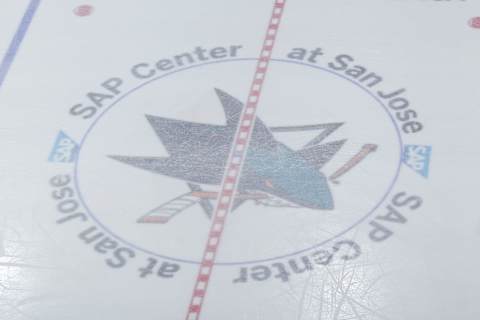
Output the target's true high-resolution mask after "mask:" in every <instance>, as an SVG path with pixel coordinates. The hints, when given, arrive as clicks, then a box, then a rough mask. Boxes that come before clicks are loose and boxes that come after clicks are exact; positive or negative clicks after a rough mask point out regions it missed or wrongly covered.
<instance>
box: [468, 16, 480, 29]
mask: <svg viewBox="0 0 480 320" xmlns="http://www.w3.org/2000/svg"><path fill="white" fill-rule="evenodd" d="M469 24H470V27H472V28H475V29H480V17H474V18H472V19H470V21H469Z"/></svg>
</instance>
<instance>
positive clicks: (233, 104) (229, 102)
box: [215, 88, 243, 126]
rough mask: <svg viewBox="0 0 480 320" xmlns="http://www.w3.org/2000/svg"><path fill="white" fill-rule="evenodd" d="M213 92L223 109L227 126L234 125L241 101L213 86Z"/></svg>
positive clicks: (238, 115)
mask: <svg viewBox="0 0 480 320" xmlns="http://www.w3.org/2000/svg"><path fill="white" fill-rule="evenodd" d="M215 92H216V94H217V96H218V98H219V99H220V102H221V103H222V106H223V111H224V112H225V117H226V119H227V126H236V125H237V123H238V120H239V119H240V113H241V112H242V108H243V103H242V102H241V101H240V100H238V99H236V98H234V97H233V96H231V95H229V94H228V93H226V92H225V91H223V90H220V89H217V88H215Z"/></svg>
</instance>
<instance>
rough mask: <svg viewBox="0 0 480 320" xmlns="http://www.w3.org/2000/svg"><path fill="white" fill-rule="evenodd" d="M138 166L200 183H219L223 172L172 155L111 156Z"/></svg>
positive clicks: (193, 160)
mask: <svg viewBox="0 0 480 320" xmlns="http://www.w3.org/2000/svg"><path fill="white" fill-rule="evenodd" d="M109 158H111V159H114V160H117V161H119V162H123V163H125V164H128V165H131V166H133V167H136V168H140V169H143V170H147V171H151V172H154V173H158V174H162V175H165V176H168V177H172V178H176V179H180V180H185V181H190V182H194V183H200V184H219V183H220V182H221V179H222V172H221V170H218V168H212V167H209V165H208V164H205V163H202V162H198V161H196V160H195V159H186V158H172V157H167V158H165V157H130V156H114V155H112V156H109Z"/></svg>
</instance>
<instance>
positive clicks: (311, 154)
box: [297, 140, 347, 169]
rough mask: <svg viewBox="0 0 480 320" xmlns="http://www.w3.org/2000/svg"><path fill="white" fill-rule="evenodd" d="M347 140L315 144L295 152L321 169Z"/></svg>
mask: <svg viewBox="0 0 480 320" xmlns="http://www.w3.org/2000/svg"><path fill="white" fill-rule="evenodd" d="M346 141H347V140H338V141H333V142H329V143H325V144H317V145H314V146H311V147H307V148H304V149H301V150H299V151H297V154H298V155H300V156H301V157H303V158H304V159H305V160H307V161H308V162H310V163H312V164H313V165H315V166H316V167H317V168H318V169H321V168H322V167H323V166H324V165H325V164H326V163H327V162H328V161H330V159H332V158H333V156H334V155H335V154H336V153H337V152H338V151H339V150H340V148H341V147H342V146H343V144H344V143H345V142H346Z"/></svg>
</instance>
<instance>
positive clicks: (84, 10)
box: [73, 4, 93, 17]
mask: <svg viewBox="0 0 480 320" xmlns="http://www.w3.org/2000/svg"><path fill="white" fill-rule="evenodd" d="M92 12H93V7H92V6H90V5H88V4H84V5H81V6H78V7H76V8H75V9H74V10H73V13H75V14H76V15H77V16H79V17H86V16H89V15H91V14H92Z"/></svg>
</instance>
